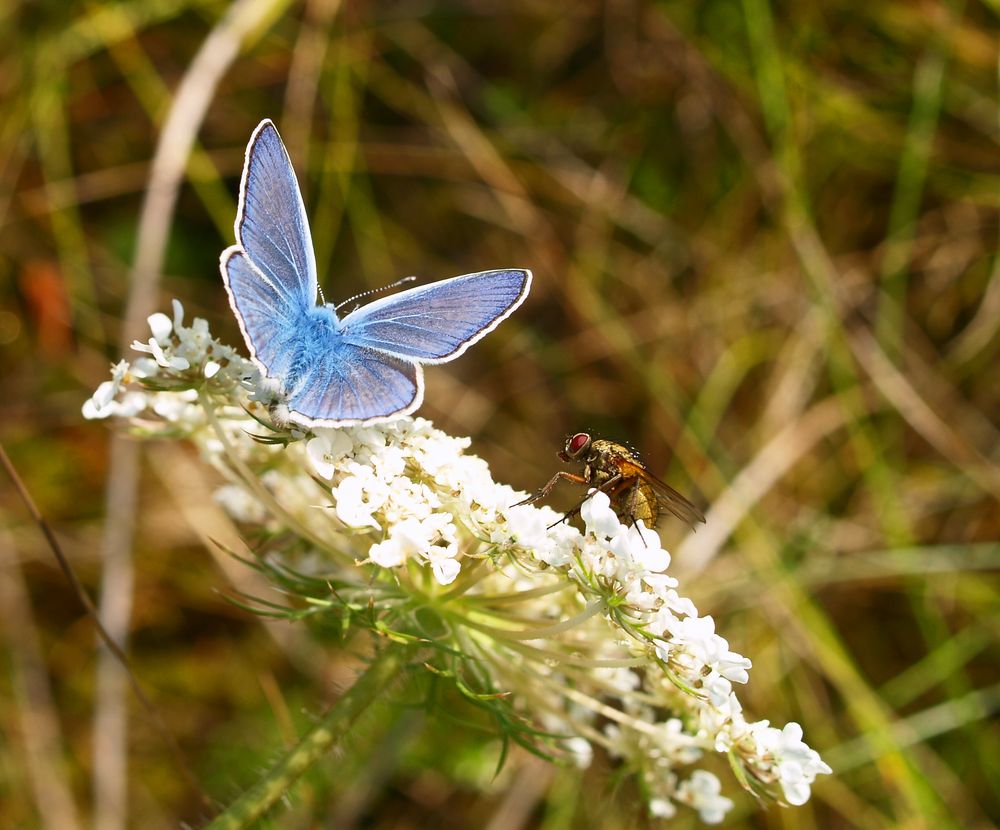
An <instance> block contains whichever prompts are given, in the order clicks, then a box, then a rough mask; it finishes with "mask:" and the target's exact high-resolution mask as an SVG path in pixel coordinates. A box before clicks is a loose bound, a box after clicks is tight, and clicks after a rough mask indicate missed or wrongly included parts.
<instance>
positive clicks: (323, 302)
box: [316, 283, 326, 305]
mask: <svg viewBox="0 0 1000 830" xmlns="http://www.w3.org/2000/svg"><path fill="white" fill-rule="evenodd" d="M316 290H317V291H318V292H319V304H320V305H326V297H325V296H323V287H322V286H321V285H320V284H319V283H316Z"/></svg>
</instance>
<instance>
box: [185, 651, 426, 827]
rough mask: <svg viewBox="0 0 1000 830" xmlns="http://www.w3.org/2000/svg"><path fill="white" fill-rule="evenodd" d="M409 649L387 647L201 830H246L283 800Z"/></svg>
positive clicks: (395, 671)
mask: <svg viewBox="0 0 1000 830" xmlns="http://www.w3.org/2000/svg"><path fill="white" fill-rule="evenodd" d="M409 653H410V648H409V647H407V646H401V645H395V644H393V645H389V646H387V647H386V648H384V649H383V650H382V652H381V653H380V654H379V655H378V656H377V657H376V658H375V659H374V660H373V661H372V663H371V665H369V666H368V668H367V669H366V670H365V672H364V673H363V674H362V675H361V676H360V677H358V679H357V681H355V683H354V685H353V686H351V688H350V689H349V690H348V691H347V692H346V693H345V694H344V695H343V697H341V698H340V700H338V701H337V702H336V703H334V704H333V706H332V707H331V708H330V710H329V711H328V712H327V713H326V714H325V715H324V716H323V717H322V719H321V720H320V721H319V722H318V723H317V724H316V725H315V726H314V727H313V728H312V729H310V730H309V732H307V733H306V734H305V736H303V738H302V740H300V741H299V742H298V743H297V744H296V745H295V746H294V747H293V748H292V749H291V750H290V751H289V752H288V753H287V754H286V755H285V756H284V757H283V758H282V759H281V760H280V761H278V763H276V764H275V765H274V766H273V767H272V768H271V769H270V770H269V771H268V772H267V773H266V774H265V775H264V777H263V778H261V779H260V780H259V781H258V782H257V783H256V784H254V785H253V786H252V787H251V788H250V789H248V790H247V791H246V792H244V793H243V795H241V796H240V797H239V798H237V799H236V800H235V801H234V802H233V803H232V804H231V805H230V806H229V807H228V808H227V809H226V810H225V811H224V812H223V813H221V814H220V815H218V816H216V818H215V819H214V820H213V821H212V822H211V823H209V824H208V825H206V827H205V830H236V828H241V827H247V826H248V825H250V824H251V823H252V822H253V821H255V820H256V819H258V818H260V817H261V816H262V815H264V813H266V812H267V811H268V810H269V809H270V808H271V807H272V806H274V804H275V802H277V801H278V800H279V799H281V798H282V797H284V796H285V795H286V794H287V793H288V790H289V788H290V787H291V786H292V785H293V784H294V783H295V781H296V780H297V779H298V778H299V776H300V775H302V774H303V773H304V772H305V771H306V770H307V769H309V767H311V766H312V765H313V764H314V763H316V761H318V760H319V759H320V758H322V757H323V756H324V755H325V754H326V753H327V752H328V751H329V750H330V749H331V748H332V747H333V746H334V745H335V744H336V743H337V742H338V741H340V740H341V739H342V738H343V737H344V736H345V735H346V734H347V733H348V731H349V730H350V728H351V726H352V725H353V724H354V722H355V721H356V720H357V719H358V718H359V717H360V716H361V715H362V714H363V713H364V711H365V710H366V709H367V708H368V707H369V706H370V705H371V704H372V703H374V702H375V701H376V700H378V699H380V697H381V695H380V694H379V693H380V692H381V691H382V690H383V689H384V688H385V687H386V686H387V685H388V684H389V683H390V682H391V681H392V680H393V679H394V678H395V677H396V676H397V675H398V674H399V673H400V672H401V671H402V670H403V668H404V667H405V666H406V663H407V662H408V660H409Z"/></svg>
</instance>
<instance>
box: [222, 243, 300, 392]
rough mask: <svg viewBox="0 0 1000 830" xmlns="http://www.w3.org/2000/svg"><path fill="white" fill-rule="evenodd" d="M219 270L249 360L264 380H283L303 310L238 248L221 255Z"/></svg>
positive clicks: (297, 334) (294, 347)
mask: <svg viewBox="0 0 1000 830" xmlns="http://www.w3.org/2000/svg"><path fill="white" fill-rule="evenodd" d="M220 269H221V271H222V281H223V283H225V286H226V293H227V294H228V295H229V304H230V305H231V306H232V308H233V312H234V313H235V314H236V322H237V323H239V325H240V331H241V332H243V339H244V340H246V342H247V348H249V349H250V357H251V358H253V360H254V362H255V363H256V364H257V366H258V367H259V368H260V369H261V370H262V371H263V372H264V374H265V375H267V376H268V377H272V378H278V379H284V378H285V377H287V375H288V373H289V371H290V370H291V365H292V360H293V357H294V355H295V352H296V349H297V346H298V343H297V341H298V339H299V337H300V335H299V332H300V331H301V328H302V321H303V319H304V318H305V311H304V310H302V309H300V308H297V307H296V306H294V305H293V304H291V303H289V302H288V299H287V296H286V295H285V293H284V292H282V291H281V290H280V289H279V288H278V287H277V286H276V285H275V284H274V283H273V282H272V281H271V280H269V279H268V278H267V277H266V276H264V274H263V273H261V271H260V269H259V268H257V267H256V266H255V265H254V264H253V263H252V262H251V261H250V258H249V257H248V256H247V255H246V252H245V251H244V250H243V249H242V248H240V247H239V246H238V245H233V246H231V247H229V248H226V250H224V251H223V252H222V259H221V261H220Z"/></svg>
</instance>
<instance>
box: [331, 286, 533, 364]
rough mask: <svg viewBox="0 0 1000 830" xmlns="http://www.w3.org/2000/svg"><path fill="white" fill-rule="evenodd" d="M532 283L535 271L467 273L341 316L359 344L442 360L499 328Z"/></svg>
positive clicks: (414, 357)
mask: <svg viewBox="0 0 1000 830" xmlns="http://www.w3.org/2000/svg"><path fill="white" fill-rule="evenodd" d="M530 287H531V272H530V271H522V270H501V271H481V272H479V273H475V274H466V275H465V276H461V277H453V278H452V279H448V280H441V281H440V282H435V283H431V284H430V285H424V286H420V287H419V288H411V289H409V290H408V291H403V292H401V293H399V294H394V295H393V296H391V297H384V298H382V299H380V300H376V301H375V302H373V303H369V304H368V305H366V306H362V307H361V308H359V309H357V310H356V311H353V312H351V313H350V314H348V315H347V316H346V317H345V318H344V319H343V320H342V321H341V324H340V330H341V333H342V334H343V336H344V339H345V340H346V341H347V342H349V343H353V344H354V345H356V346H360V347H364V348H369V349H376V350H378V351H381V352H386V353H388V354H392V355H396V356H398V357H402V358H406V359H408V360H416V361H420V362H421V363H443V362H445V361H447V360H452V359H453V358H456V357H458V356H459V355H460V354H462V352H464V351H465V350H466V349H467V348H468V347H469V346H471V345H472V344H473V343H475V342H476V341H477V340H479V339H480V338H481V337H484V336H485V335H486V334H488V333H489V332H491V331H492V330H493V329H494V328H496V327H497V326H498V325H499V324H500V322H501V321H502V320H504V319H505V318H506V317H507V316H509V315H510V313H511V312H512V311H514V309H515V308H517V307H518V306H519V305H520V304H521V303H522V302H523V301H524V298H525V297H526V296H527V295H528V290H529V288H530Z"/></svg>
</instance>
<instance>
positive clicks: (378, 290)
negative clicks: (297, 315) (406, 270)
mask: <svg viewBox="0 0 1000 830" xmlns="http://www.w3.org/2000/svg"><path fill="white" fill-rule="evenodd" d="M415 279H416V277H403V279H401V280H396V281H395V282H393V283H390V284H389V285H383V286H382V287H381V288H372V289H370V290H368V291H362V292H361V293H360V294H355V295H354V296H353V297H348V298H347V299H346V300H344V301H343V302H342V303H337V305H336V306H335V307H334V311H340V309H342V308H343V307H344V306H345V305H347V304H348V303H352V302H354V301H355V300H360V299H361V298H362V297H370V296H371V295H372V294H381V293H382V292H383V291H389V290H391V289H393V288H398V287H399V286H401V285H405V284H406V283H408V282H413V281H414V280H415Z"/></svg>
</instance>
